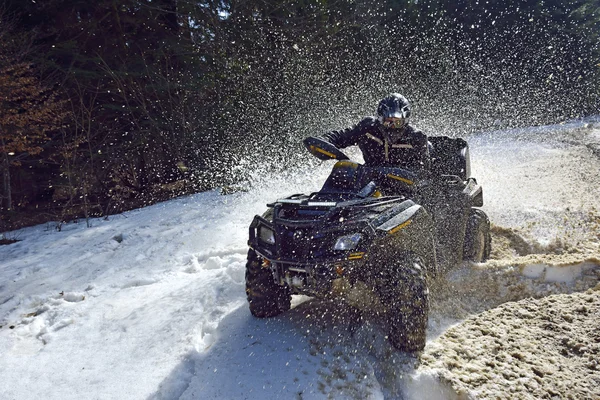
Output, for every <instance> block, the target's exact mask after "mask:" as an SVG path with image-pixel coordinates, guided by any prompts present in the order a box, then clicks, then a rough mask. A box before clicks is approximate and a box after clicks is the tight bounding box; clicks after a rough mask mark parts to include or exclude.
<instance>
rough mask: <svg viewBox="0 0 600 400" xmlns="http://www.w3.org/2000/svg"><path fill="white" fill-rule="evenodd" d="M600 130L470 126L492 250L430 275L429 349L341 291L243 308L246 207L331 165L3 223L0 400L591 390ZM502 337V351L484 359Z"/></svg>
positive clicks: (260, 205) (318, 178) (296, 188)
mask: <svg viewBox="0 0 600 400" xmlns="http://www.w3.org/2000/svg"><path fill="white" fill-rule="evenodd" d="M599 132H600V130H599V129H598V125H597V122H595V121H591V122H589V121H588V122H585V123H583V122H580V123H572V124H566V125H564V126H555V127H542V128H532V129H529V130H521V131H510V132H490V133H483V134H479V135H476V136H474V137H472V138H470V139H469V142H470V145H471V158H472V171H473V175H474V176H475V177H477V179H478V182H479V183H481V184H482V185H483V188H484V196H485V204H486V205H485V207H484V210H485V211H486V212H487V213H488V215H489V216H490V219H491V221H492V224H493V225H494V229H493V236H494V237H493V240H494V242H493V245H494V252H493V254H492V260H490V261H489V262H487V263H485V264H475V265H464V266H461V267H460V268H457V269H456V270H455V271H453V272H452V273H451V274H450V275H449V276H448V277H447V278H446V279H445V280H444V281H443V282H438V283H436V284H435V285H434V287H432V290H431V292H432V299H431V313H430V321H429V332H428V338H429V339H428V340H429V341H428V344H427V347H426V349H425V350H424V352H423V353H422V354H416V355H415V354H404V353H400V352H397V351H395V350H394V349H393V348H392V347H391V346H390V345H389V344H388V342H387V340H386V339H385V337H384V333H383V332H382V331H381V330H380V329H379V327H378V326H376V325H374V324H372V323H371V322H369V321H368V319H361V318H360V316H359V315H358V314H356V313H355V312H354V311H352V310H351V309H349V308H347V307H344V306H343V305H342V304H339V303H337V302H335V301H319V300H314V299H309V298H306V297H296V296H295V297H294V299H293V308H292V310H291V311H289V312H288V313H285V314H283V315H281V316H279V317H276V318H272V319H266V320H260V319H256V318H253V317H252V316H251V315H250V313H249V311H248V307H247V304H246V299H245V286H244V273H245V258H246V252H247V245H246V241H247V235H248V226H249V224H250V222H251V220H252V217H253V215H254V214H257V213H261V212H262V211H264V209H265V204H266V203H267V202H269V201H272V200H274V199H276V198H278V197H281V196H284V195H288V194H291V193H300V192H308V191H313V190H317V189H318V188H319V187H320V185H321V183H322V182H323V181H324V179H325V177H326V176H327V174H328V172H329V170H330V168H331V164H330V163H323V164H322V165H321V166H319V167H318V168H310V169H305V170H290V171H288V173H287V174H285V176H280V177H274V176H269V177H267V178H266V179H260V178H259V176H258V174H259V173H258V172H257V173H256V174H257V176H255V179H254V181H253V182H254V183H253V186H252V187H251V188H250V190H248V191H247V192H239V193H234V194H230V195H222V194H221V193H220V192H219V191H212V192H206V193H200V194H197V195H193V196H187V197H183V198H179V199H176V200H172V201H169V202H165V203H161V204H156V205H153V206H150V207H146V208H144V209H140V210H134V211H130V212H127V213H123V214H121V215H115V216H111V217H110V218H108V219H107V220H104V219H94V220H92V221H91V227H89V228H88V227H86V224H85V223H84V222H79V223H69V224H63V225H62V227H61V228H62V229H61V230H60V231H57V230H56V226H55V224H52V223H49V224H45V225H39V226H35V227H31V228H25V229H21V230H19V231H14V232H8V233H6V236H7V237H10V238H16V239H19V240H20V241H19V242H17V243H14V244H11V245H6V246H0V325H1V327H0V354H1V355H2V356H1V357H0V376H1V377H2V379H1V380H0V398H7V399H9V398H10V399H31V398H44V399H81V398H90V399H107V398H123V399H147V398H150V399H192V398H193V399H197V398H200V399H224V398H227V399H253V398H260V399H279V398H296V399H322V398H329V397H331V398H340V399H342V398H343V399H345V398H360V399H383V398H386V399H388V398H391V399H394V398H404V399H419V398H428V399H452V398H458V397H459V396H463V397H461V398H464V396H466V397H467V398H469V397H471V398H511V396H508V395H506V393H508V392H507V386H503V385H506V384H507V382H512V386H513V387H514V389H513V394H514V396H512V398H515V397H519V396H521V397H522V398H537V396H538V395H539V396H543V395H547V394H549V393H550V394H551V393H557V395H559V396H562V397H568V396H569V395H571V396H573V397H574V398H585V396H588V395H589V396H591V397H590V398H593V397H598V396H600V394H599V392H598V389H597V388H598V387H599V386H600V385H598V384H597V383H598V379H599V375H600V372H598V369H594V368H596V366H597V365H598V362H599V359H598V352H597V347H598V345H597V343H598V342H597V341H596V342H594V340H593V339H594V336H593V335H594V333H593V332H594V331H595V330H597V326H598V324H599V323H600V314H599V312H598V307H597V305H598V303H599V298H600V294H599V293H600V292H599V291H597V290H596V291H593V290H591V288H594V287H596V288H597V285H598V279H599V276H600V251H599V248H600V243H599V242H600V212H599V211H598V209H597V206H598V200H597V199H598V198H600V180H599V179H600V178H598V175H599V174H598V171H599V169H600V159H599V158H598V156H596V155H595V154H594V153H593V151H592V148H593V146H591V145H593V144H594V143H597V142H598V141H599V140H598V138H600V134H599ZM306 156H307V157H308V154H307V155H306ZM581 307H587V308H585V310H586V311H585V312H583V311H577V310H583V308H581ZM552 310H554V312H553V311H552ZM559 317H560V321H558V320H557V318H559ZM565 318H566V319H565ZM568 320H570V322H569V321H568ZM565 321H567V322H565ZM550 323H552V324H554V325H552V326H556V327H558V328H557V329H559V330H561V332H567V329H569V332H571V333H570V334H568V335H567V336H565V334H563V333H561V334H560V335H559V334H556V335H554V336H553V335H551V333H552V332H550V331H548V329H549V328H548V327H549V326H550V325H548V324H550ZM544 324H546V325H544ZM565 324H566V325H565ZM592 326H595V327H596V328H594V329H592V328H590V327H592ZM475 327H476V328H477V329H475ZM511 327H512V328H511ZM477 332H479V333H477ZM481 332H490V334H489V335H485V334H483V333H481ZM577 333H580V334H581V335H580V339H581V340H579V341H578V336H577V335H576V334H577ZM565 337H568V339H565ZM490 338H494V339H493V340H492V339H490ZM541 338H544V339H543V340H542V339H541ZM596 338H597V335H596ZM563 339H564V340H563ZM490 340H491V341H490ZM569 340H571V341H572V342H570V341H569ZM492 345H496V346H503V349H504V351H505V352H507V353H506V354H508V355H502V357H500V356H497V354H496V356H497V357H496V361H495V363H493V366H490V365H492V364H489V363H491V362H492V361H493V359H494V357H493V354H494V353H493V351H492V349H491V347H490V346H492ZM594 346H595V347H594ZM565 349H566V350H565ZM561 351H562V352H563V353H564V352H565V351H566V352H567V354H568V355H569V357H568V359H567V358H565V357H566V356H564V354H563V353H561ZM502 354H504V353H502ZM511 354H513V355H511ZM514 355H517V356H514ZM498 357H500V358H498ZM561 357H562V358H561ZM552 360H554V361H555V362H554V363H552V362H551V361H552ZM486 362H487V363H488V364H489V365H488V364H486ZM560 363H566V364H564V365H566V366H567V367H566V368H563V369H561V370H558V369H556V370H555V371H553V370H550V371H548V370H546V369H548V368H550V369H551V368H554V367H552V366H556V365H558V364H560ZM532 365H533V366H537V367H536V368H537V372H535V370H534V369H532V367H531V366H532ZM592 367H593V368H592ZM543 368H546V369H543ZM569 368H570V369H571V370H572V371H573V372H572V374H570V373H569ZM532 371H533V372H532ZM544 371H545V372H544ZM582 371H583V372H585V373H589V375H587V378H589V379H587V380H586V379H582V376H581V373H583V372H582ZM551 373H553V374H554V375H552V374H551ZM576 374H579V375H580V376H575V375H576ZM521 375H522V376H521ZM540 375H541V376H540ZM548 376H554V377H556V378H557V379H558V378H560V381H561V382H564V383H560V384H559V383H556V382H555V381H556V379H554V378H552V379H548ZM536 377H537V378H536ZM594 380H595V382H596V385H595V388H596V389H594V386H593V385H592V384H591V383H590V382H592V381H594ZM553 382H554V383H553ZM569 385H570V386H569ZM523 388H530V389H529V390H531V393H533V394H527V393H526V392H525V391H523V390H525V389H523ZM569 388H570V389H569ZM569 390H570V392H569ZM594 390H595V391H594ZM582 396H583V397H582ZM550 397H551V396H550Z"/></svg>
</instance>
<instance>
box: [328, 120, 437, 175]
mask: <svg viewBox="0 0 600 400" xmlns="http://www.w3.org/2000/svg"><path fill="white" fill-rule="evenodd" d="M384 130H385V128H384V127H383V125H381V123H379V121H378V120H377V119H375V118H372V117H367V118H365V119H363V120H362V121H361V122H360V123H358V125H356V126H355V127H354V128H350V129H345V130H343V131H332V132H329V133H326V134H325V135H323V136H322V137H321V138H322V139H324V140H326V141H328V142H329V143H331V144H333V145H334V146H335V147H337V148H344V147H348V146H358V147H359V148H360V150H361V151H362V153H363V157H364V159H365V165H367V166H387V167H401V168H406V169H410V170H412V171H419V170H422V169H429V165H430V160H429V148H428V142H427V136H426V135H425V134H424V133H423V132H421V131H420V130H418V129H415V128H414V127H412V126H410V125H408V126H406V128H405V129H404V132H402V134H401V135H400V137H398V138H396V139H395V140H393V141H392V142H390V141H388V140H387V139H386V137H387V135H385V134H384Z"/></svg>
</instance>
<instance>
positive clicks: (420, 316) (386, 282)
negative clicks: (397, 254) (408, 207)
mask: <svg viewBox="0 0 600 400" xmlns="http://www.w3.org/2000/svg"><path fill="white" fill-rule="evenodd" d="M376 291H377V293H378V295H379V299H380V301H381V303H382V305H383V306H384V307H385V313H384V317H385V323H386V325H387V326H388V338H389V340H390V342H391V343H392V345H393V346H394V347H395V348H397V349H398V350H401V351H409V352H413V351H420V350H423V348H424V347H425V341H426V331H427V317H428V313H429V290H428V288H427V274H426V269H425V266H424V264H423V262H422V261H421V259H420V258H419V257H417V256H415V255H412V254H409V255H406V256H405V257H403V259H402V260H401V261H400V262H399V263H398V264H397V265H396V266H395V268H394V267H392V268H389V269H387V270H385V271H381V273H380V274H379V279H378V280H377V282H376Z"/></svg>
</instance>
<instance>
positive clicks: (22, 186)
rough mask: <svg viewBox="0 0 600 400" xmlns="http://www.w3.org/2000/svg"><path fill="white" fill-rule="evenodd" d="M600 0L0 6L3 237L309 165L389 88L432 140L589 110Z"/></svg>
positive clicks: (7, 1) (81, 1) (595, 80)
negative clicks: (330, 136)
mask: <svg viewBox="0 0 600 400" xmlns="http://www.w3.org/2000/svg"><path fill="white" fill-rule="evenodd" d="M599 33H600V0H580V1H558V0H548V1H542V0H526V1H514V0H488V1H483V0H480V1H471V0H452V1H449V0H412V1H406V0H404V1H403V0H379V1H374V2H372V1H366V0H333V1H327V0H300V1H267V0H218V1H212V0H207V1H193V0H123V1H114V0H95V1H89V0H39V1H36V2H33V1H23V0H3V1H0V179H1V182H2V186H0V195H1V202H0V203H1V205H0V211H1V215H0V231H2V230H5V229H10V228H14V227H17V226H21V225H26V224H33V223H39V222H42V221H46V220H60V221H62V220H68V219H73V218H84V217H90V216H102V215H110V214H113V213H116V212H121V211H123V210H126V209H130V208H133V207H139V206H143V205H146V204H151V203H153V202H156V201H160V200H164V199H167V198H170V197H173V196H177V195H181V194H186V193H192V192H196V191H201V190H207V189H211V188H215V187H231V186H232V185H235V184H238V183H240V182H245V181H247V179H248V177H249V174H250V172H251V171H252V172H253V173H254V174H256V173H261V171H279V170H283V169H285V168H286V167H289V166H290V165H294V164H298V163H302V162H305V161H304V160H305V159H307V158H308V153H305V152H304V151H303V150H302V149H301V145H300V140H301V139H302V138H303V137H305V136H308V135H311V134H319V133H323V132H325V131H327V130H329V129H336V128H337V129H339V128H342V127H346V126H350V125H351V124H354V123H356V122H358V120H359V119H360V118H362V117H363V116H365V115H370V114H372V113H373V112H374V110H375V107H376V104H377V102H378V100H379V99H380V98H381V97H383V96H384V95H385V94H387V93H388V92H391V91H399V92H402V93H404V94H405V95H406V96H407V97H408V98H409V99H410V100H411V101H412V103H413V116H414V117H413V121H414V123H415V125H417V126H419V127H420V128H421V129H423V130H424V131H425V132H426V133H427V134H429V135H439V134H446V135H453V136H454V135H460V136H468V135H469V134H470V133H472V132H476V131H482V130H494V129H501V128H505V127H516V126H524V125H539V124H547V123H557V122H562V121H565V120H568V119H573V118H579V117H583V116H586V115H591V114H598V109H599V107H600V103H599V94H600V49H599V44H598V42H599V37H598V36H599Z"/></svg>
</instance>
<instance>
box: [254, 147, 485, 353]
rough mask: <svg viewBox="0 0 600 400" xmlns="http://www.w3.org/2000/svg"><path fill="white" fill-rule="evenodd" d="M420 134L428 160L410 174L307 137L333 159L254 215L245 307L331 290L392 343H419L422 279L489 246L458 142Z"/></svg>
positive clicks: (282, 305)
mask: <svg viewBox="0 0 600 400" xmlns="http://www.w3.org/2000/svg"><path fill="white" fill-rule="evenodd" d="M429 141H430V155H431V168H430V169H429V170H428V171H427V172H425V173H423V172H421V173H418V174H417V173H414V172H411V171H408V170H405V169H402V168H393V167H367V166H364V165H360V164H358V163H355V162H351V161H349V160H348V157H347V156H346V155H345V154H344V153H342V152H341V151H339V150H338V149H337V148H335V147H333V146H332V145H331V144H329V143H328V142H325V141H322V140H320V139H318V138H310V139H309V140H308V142H307V144H308V145H309V146H313V147H311V150H312V153H313V154H315V155H316V156H317V157H318V158H320V159H324V160H326V159H337V160H339V161H338V162H337V163H336V164H335V165H334V167H333V170H332V172H331V174H330V175H329V177H328V179H327V180H326V182H325V184H324V185H323V187H322V189H321V190H319V191H318V192H315V193H311V194H294V195H292V196H289V197H286V198H284V199H279V200H277V201H275V202H273V203H271V204H268V205H267V206H268V209H267V211H266V212H265V213H264V214H263V215H262V216H258V215H257V216H255V217H254V220H253V221H252V224H251V225H250V238H249V241H248V243H249V246H250V250H249V252H248V262H247V264H246V293H247V298H248V302H249V306H250V311H251V313H252V315H254V316H255V317H259V318H264V317H272V316H275V315H278V314H280V313H282V312H285V311H287V310H289V309H290V299H291V295H292V294H303V295H308V296H314V297H318V298H332V297H340V298H342V299H344V300H346V301H347V302H348V303H350V304H351V305H353V306H356V307H358V308H359V309H362V310H363V311H366V312H368V313H369V314H371V315H375V316H378V317H379V320H380V321H381V322H382V323H383V325H384V327H385V329H386V332H387V334H388V338H389V340H390V342H391V343H392V344H393V345H394V346H395V347H396V348H398V349H400V350H403V351H420V350H422V349H423V347H424V346H425V340H426V327H427V318H428V309H429V303H428V295H429V289H428V283H429V282H431V280H432V279H434V278H435V277H436V276H439V275H441V274H443V273H444V272H446V271H448V270H449V269H450V268H452V267H453V266H455V265H458V264H460V263H461V262H463V260H470V261H474V262H483V261H485V260H486V259H487V258H488V257H489V254H490V246H491V240H490V223H489V220H488V217H487V216H486V215H485V213H484V212H483V211H482V210H480V209H479V208H476V207H481V206H482V205H483V196H482V188H481V186H480V185H478V184H477V182H476V180H475V179H474V178H472V177H471V176H470V161H469V151H468V146H467V143H466V142H465V141H464V140H463V139H460V138H450V137H446V136H438V137H430V138H429Z"/></svg>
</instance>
